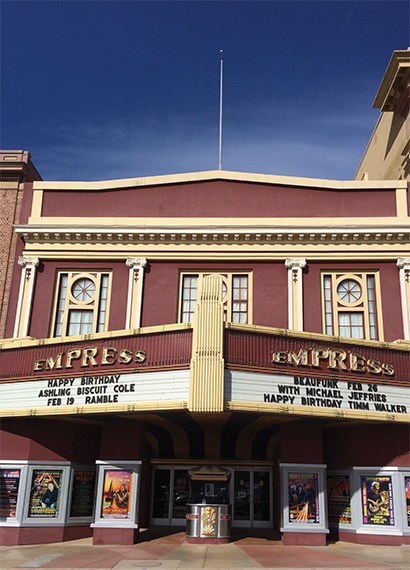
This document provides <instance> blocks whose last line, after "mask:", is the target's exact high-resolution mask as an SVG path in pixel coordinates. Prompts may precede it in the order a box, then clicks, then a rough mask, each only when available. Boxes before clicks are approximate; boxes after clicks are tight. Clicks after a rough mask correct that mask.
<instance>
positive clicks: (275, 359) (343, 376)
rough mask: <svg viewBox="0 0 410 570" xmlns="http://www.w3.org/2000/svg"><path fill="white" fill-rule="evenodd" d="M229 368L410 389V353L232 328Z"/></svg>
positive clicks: (227, 356)
mask: <svg viewBox="0 0 410 570" xmlns="http://www.w3.org/2000/svg"><path fill="white" fill-rule="evenodd" d="M319 349H322V350H319ZM301 351H305V353H304V354H303V353H302V352H301ZM326 351H327V352H326ZM332 351H333V352H332ZM298 359H299V363H297V361H298ZM332 359H333V360H332ZM338 361H341V362H342V364H341V365H338ZM225 365H226V366H227V367H228V368H229V367H231V368H236V369H243V370H253V371H255V372H259V371H260V372H262V371H263V372H266V370H267V369H268V370H270V371H271V372H272V373H275V372H276V373H277V374H284V375H290V376H307V377H311V378H312V377H317V378H334V379H336V378H339V379H340V380H347V381H359V382H360V379H366V381H367V382H369V381H371V382H373V383H375V384H378V383H380V384H395V385H402V386H403V385H406V386H410V354H409V352H408V351H404V350H403V351H401V350H394V349H384V348H377V347H375V348H373V347H370V346H366V345H363V346H361V345H355V344H348V343H340V342H331V341H329V342H327V341H317V340H313V339H302V338H295V337H293V338H290V337H287V336H280V335H264V334H255V333H253V332H240V331H234V330H229V329H227V330H226V332H225Z"/></svg>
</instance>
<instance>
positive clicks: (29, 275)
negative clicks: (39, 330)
mask: <svg viewBox="0 0 410 570" xmlns="http://www.w3.org/2000/svg"><path fill="white" fill-rule="evenodd" d="M39 263H40V259H39V258H38V257H19V259H18V264H19V265H21V267H22V268H23V270H22V272H21V278H20V290H19V297H18V302H17V311H16V320H15V323H14V333H13V336H14V337H15V338H18V337H23V336H27V335H28V328H29V324H30V316H31V307H32V304H33V295H34V284H35V280H36V268H37V266H38V264H39Z"/></svg>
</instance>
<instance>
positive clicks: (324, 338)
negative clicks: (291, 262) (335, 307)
mask: <svg viewBox="0 0 410 570" xmlns="http://www.w3.org/2000/svg"><path fill="white" fill-rule="evenodd" d="M225 327H226V328H227V329H232V330H238V331H243V332H254V333H259V334H264V335H275V336H276V335H278V336H283V337H289V338H300V339H302V340H318V341H321V342H325V343H327V342H345V343H347V344H354V345H356V346H367V347H369V348H382V349H388V350H404V351H406V352H410V344H409V343H405V344H400V342H401V341H399V340H397V341H394V342H381V341H378V340H365V339H354V338H346V337H342V336H335V335H328V334H320V333H310V332H302V331H289V330H287V329H278V328H273V327H262V326H257V325H238V324H236V323H225Z"/></svg>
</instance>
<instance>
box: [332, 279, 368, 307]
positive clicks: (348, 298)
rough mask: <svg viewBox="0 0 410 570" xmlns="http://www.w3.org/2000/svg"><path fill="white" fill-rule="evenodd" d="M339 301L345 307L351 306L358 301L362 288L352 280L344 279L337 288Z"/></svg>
mask: <svg viewBox="0 0 410 570" xmlns="http://www.w3.org/2000/svg"><path fill="white" fill-rule="evenodd" d="M337 294H338V296H339V300H340V301H341V302H342V303H343V304H345V305H348V304H349V305H351V304H354V303H357V302H358V301H360V298H361V296H362V288H361V287H360V285H359V283H358V282H357V281H354V280H353V279H344V280H343V281H341V282H340V283H339V285H338V286H337Z"/></svg>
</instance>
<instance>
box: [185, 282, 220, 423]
mask: <svg viewBox="0 0 410 570" xmlns="http://www.w3.org/2000/svg"><path fill="white" fill-rule="evenodd" d="M223 378H224V360H223V305H222V277H221V276H220V275H207V276H206V277H204V280H203V282H202V291H201V292H200V295H199V299H198V301H197V303H196V306H195V319H194V330H193V346H192V360H191V386H190V398H189V409H190V410H191V411H193V412H211V411H212V412H219V411H223Z"/></svg>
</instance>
